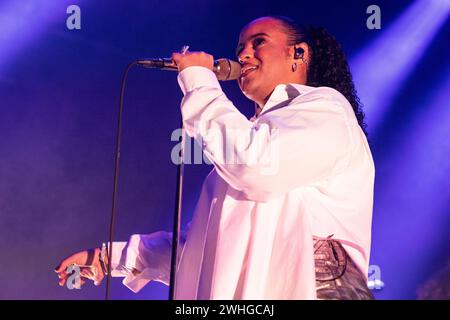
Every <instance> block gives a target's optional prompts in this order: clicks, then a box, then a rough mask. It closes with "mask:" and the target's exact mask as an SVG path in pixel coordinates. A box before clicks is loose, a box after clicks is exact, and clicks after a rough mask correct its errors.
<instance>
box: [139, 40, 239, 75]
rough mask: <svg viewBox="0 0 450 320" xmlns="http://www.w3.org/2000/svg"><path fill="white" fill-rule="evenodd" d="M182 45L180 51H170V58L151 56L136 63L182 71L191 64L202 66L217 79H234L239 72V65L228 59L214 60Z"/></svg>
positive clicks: (210, 56) (148, 66)
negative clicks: (189, 50)
mask: <svg viewBox="0 0 450 320" xmlns="http://www.w3.org/2000/svg"><path fill="white" fill-rule="evenodd" d="M188 48H189V46H184V47H183V49H182V50H181V52H174V53H172V57H171V58H153V59H142V60H138V61H137V64H138V65H140V66H143V67H146V68H157V69H161V70H171V71H182V70H184V69H185V68H187V67H191V66H202V67H205V68H208V69H210V70H212V71H213V72H214V73H215V74H216V76H217V79H218V80H222V81H224V80H236V79H237V78H239V76H240V74H241V65H240V64H239V63H238V62H236V61H232V60H229V59H218V60H216V61H214V58H213V56H212V55H210V54H207V53H205V52H188V51H187V49H188Z"/></svg>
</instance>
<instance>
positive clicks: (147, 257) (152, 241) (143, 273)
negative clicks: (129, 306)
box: [111, 224, 190, 292]
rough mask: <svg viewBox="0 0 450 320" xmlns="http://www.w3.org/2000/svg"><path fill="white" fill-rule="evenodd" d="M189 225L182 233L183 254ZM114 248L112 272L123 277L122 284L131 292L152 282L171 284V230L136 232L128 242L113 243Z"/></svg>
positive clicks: (115, 275)
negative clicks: (147, 232)
mask: <svg viewBox="0 0 450 320" xmlns="http://www.w3.org/2000/svg"><path fill="white" fill-rule="evenodd" d="M189 227H190V224H189V225H188V228H187V229H186V230H183V231H182V232H181V234H180V245H179V247H178V250H179V252H180V253H181V251H182V250H183V248H184V244H185V242H186V237H187V233H188V232H189ZM112 247H113V250H112V259H111V275H112V276H113V277H124V279H123V282H122V283H123V284H124V285H125V286H126V287H128V288H129V289H130V290H131V291H133V292H139V291H140V290H141V289H142V288H143V287H144V286H145V285H146V284H147V283H149V282H150V281H159V282H162V283H164V284H166V285H169V283H170V264H171V253H172V233H171V232H166V231H158V232H154V233H151V234H134V235H132V236H130V238H129V240H128V242H114V243H113V246H112Z"/></svg>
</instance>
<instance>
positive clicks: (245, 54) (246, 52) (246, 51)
mask: <svg viewBox="0 0 450 320" xmlns="http://www.w3.org/2000/svg"><path fill="white" fill-rule="evenodd" d="M252 57H253V51H252V49H251V48H249V46H245V47H244V48H243V49H242V51H241V52H240V53H239V55H238V61H239V63H240V64H244V62H245V61H246V60H248V59H251V58H252Z"/></svg>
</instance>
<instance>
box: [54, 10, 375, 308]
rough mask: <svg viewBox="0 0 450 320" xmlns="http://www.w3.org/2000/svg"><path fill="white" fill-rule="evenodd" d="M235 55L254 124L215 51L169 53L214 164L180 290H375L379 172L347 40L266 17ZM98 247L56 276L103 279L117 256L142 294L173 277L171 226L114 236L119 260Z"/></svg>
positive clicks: (118, 268) (201, 295) (181, 294)
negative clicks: (223, 80)
mask: <svg viewBox="0 0 450 320" xmlns="http://www.w3.org/2000/svg"><path fill="white" fill-rule="evenodd" d="M236 54H237V58H238V60H239V62H240V64H241V66H242V69H241V75H240V77H239V79H238V83H239V87H240V88H241V90H242V92H243V93H244V95H245V96H246V97H247V98H249V99H251V100H253V101H254V102H255V106H256V110H255V115H254V116H253V117H252V118H251V119H250V120H249V119H247V118H246V117H245V116H244V115H243V114H242V113H240V112H239V111H238V109H237V108H236V107H235V106H234V105H233V103H232V102H231V101H230V100H228V98H227V97H226V95H225V93H224V92H223V91H222V89H221V87H220V84H219V82H218V81H217V78H216V76H215V75H214V73H213V72H212V68H213V61H214V59H213V57H212V56H211V55H209V54H207V53H204V52H185V53H174V54H173V55H172V58H173V60H174V61H175V63H176V64H177V66H178V70H179V75H178V82H179V84H180V87H181V90H182V91H183V94H184V98H183V100H182V103H181V112H182V117H183V125H184V128H185V130H186V131H187V133H188V134H189V136H191V137H194V138H195V139H197V141H199V143H200V144H201V145H202V147H203V151H204V153H205V155H206V156H207V157H208V158H209V159H210V161H211V162H212V163H213V164H214V169H213V170H212V171H211V172H210V174H209V175H208V177H207V178H206V180H205V181H204V184H203V187H202V192H201V195H200V198H199V201H198V203H197V207H196V210H195V213H194V215H193V218H192V220H191V222H190V223H189V229H188V230H186V231H185V233H184V235H183V237H182V243H181V247H182V248H181V250H182V254H181V258H180V261H179V264H178V269H177V285H176V291H175V298H176V299H373V296H372V294H371V292H370V290H369V289H368V288H367V285H366V283H367V272H368V264H369V255H370V241H371V222H372V205H373V186H374V174H375V170H374V164H373V160H372V156H371V152H370V149H369V146H368V143H367V138H366V132H365V124H364V114H363V112H362V110H361V105H360V103H359V99H358V97H357V95H356V90H355V88H354V84H353V81H352V76H351V74H350V71H349V67H348V64H347V61H346V58H345V55H344V53H343V51H342V49H341V47H340V45H339V44H338V43H337V41H336V40H335V39H334V38H333V37H332V36H331V35H329V34H328V33H327V32H326V31H325V30H324V29H323V28H313V27H309V28H302V27H299V26H298V25H297V24H295V23H294V22H293V21H292V20H291V19H289V18H286V17H280V16H269V17H262V18H259V19H256V20H254V21H252V22H250V23H249V24H248V25H246V26H245V27H244V28H243V29H242V31H241V33H240V36H239V42H238V46H237V52H236ZM103 250H104V249H103ZM101 251H102V250H101V249H100V248H96V249H91V250H87V251H81V252H78V253H76V254H74V255H72V256H71V257H69V258H67V259H65V260H64V261H62V262H61V264H60V265H59V266H58V267H57V270H56V272H57V273H58V275H59V278H60V285H64V284H65V282H66V280H67V277H68V275H67V273H66V268H67V266H69V265H71V264H78V265H82V266H84V267H82V276H83V278H87V279H92V280H94V282H95V284H99V283H100V282H101V281H102V279H103V277H104V273H105V272H104V271H103V270H106V268H105V265H107V264H108V263H111V268H112V270H113V271H112V275H113V276H122V277H125V279H124V281H123V282H124V284H125V285H126V286H128V287H129V288H130V289H131V290H133V291H135V292H136V291H138V290H140V289H141V288H142V287H143V286H144V285H145V284H146V283H148V282H149V281H151V280H155V281H161V282H164V283H166V284H168V283H169V274H170V252H171V234H170V233H168V232H163V231H161V232H156V233H152V234H149V235H133V236H131V237H130V239H129V241H128V242H115V243H114V245H113V255H112V261H108V259H107V257H103V259H101V258H100V256H101V254H100V253H101ZM103 256H104V255H103ZM88 260H89V261H88Z"/></svg>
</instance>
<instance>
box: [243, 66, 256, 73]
mask: <svg viewBox="0 0 450 320" xmlns="http://www.w3.org/2000/svg"><path fill="white" fill-rule="evenodd" d="M256 68H257V67H256V66H248V67H244V68H242V70H241V75H242V74H244V73H246V72H247V71H249V70H254V69H256Z"/></svg>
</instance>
